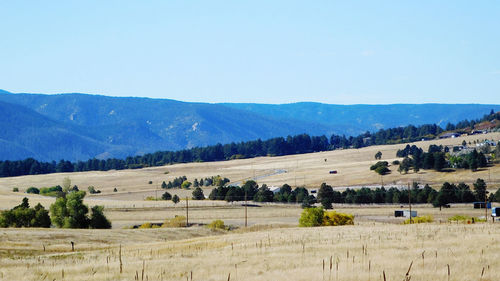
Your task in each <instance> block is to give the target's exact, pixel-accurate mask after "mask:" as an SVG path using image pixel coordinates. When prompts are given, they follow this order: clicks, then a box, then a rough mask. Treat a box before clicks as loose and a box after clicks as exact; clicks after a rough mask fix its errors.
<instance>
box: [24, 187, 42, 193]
mask: <svg viewBox="0 0 500 281" xmlns="http://www.w3.org/2000/svg"><path fill="white" fill-rule="evenodd" d="M26 193H31V194H40V189H38V188H36V187H33V186H32V187H30V188H28V189H26Z"/></svg>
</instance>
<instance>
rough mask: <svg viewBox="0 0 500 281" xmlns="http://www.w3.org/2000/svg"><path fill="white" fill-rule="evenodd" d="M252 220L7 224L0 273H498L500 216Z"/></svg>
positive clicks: (264, 276) (127, 276) (267, 276)
mask: <svg viewBox="0 0 500 281" xmlns="http://www.w3.org/2000/svg"><path fill="white" fill-rule="evenodd" d="M252 230H253V229H252V228H250V229H248V230H247V231H240V232H230V233H227V234H225V235H217V234H221V233H220V232H211V231H208V230H206V229H204V228H200V227H197V228H189V229H148V230H105V231H97V230H58V229H48V230H41V229H22V230H18V229H3V230H0V241H1V244H0V245H1V246H0V254H1V255H0V264H1V267H0V279H1V280H137V279H138V280H384V278H383V275H384V274H385V275H386V278H387V280H404V278H405V275H406V274H407V272H408V270H409V267H410V264H411V269H410V270H409V273H408V275H409V276H410V277H411V280H498V276H499V275H498V274H499V273H498V268H499V267H500V260H499V259H498V257H499V255H498V252H499V251H500V236H499V235H497V234H498V232H499V231H500V224H473V225H463V224H460V225H456V224H426V225H391V224H389V225H388V224H379V223H359V224H357V225H354V226H344V227H320V228H270V229H269V228H262V229H260V230H257V231H252ZM207 235H209V236H207ZM196 237H198V238H196ZM178 239H181V240H178ZM70 241H74V242H75V245H76V246H75V252H71V246H70V244H69V243H70ZM120 244H121V245H122V250H121V259H122V273H120V253H119V252H120V250H119V249H120V246H119V245H120ZM43 246H45V251H43ZM330 260H331V261H332V262H331V265H330ZM448 268H449V272H450V275H449V276H448ZM191 276H192V277H191ZM191 278H192V279H191Z"/></svg>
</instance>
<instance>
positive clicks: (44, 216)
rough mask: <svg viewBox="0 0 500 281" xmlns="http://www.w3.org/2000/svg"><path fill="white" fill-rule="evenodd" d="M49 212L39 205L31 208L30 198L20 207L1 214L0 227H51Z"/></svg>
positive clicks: (24, 200) (24, 199)
mask: <svg viewBox="0 0 500 281" xmlns="http://www.w3.org/2000/svg"><path fill="white" fill-rule="evenodd" d="M50 224H51V223H50V216H49V212H48V211H47V210H45V208H44V207H43V206H42V205H41V204H40V203H38V204H37V205H36V206H35V207H34V208H30V204H29V201H28V198H26V197H24V198H23V201H22V203H21V204H20V205H18V206H16V207H14V208H12V209H10V210H7V211H3V212H1V213H0V227H50Z"/></svg>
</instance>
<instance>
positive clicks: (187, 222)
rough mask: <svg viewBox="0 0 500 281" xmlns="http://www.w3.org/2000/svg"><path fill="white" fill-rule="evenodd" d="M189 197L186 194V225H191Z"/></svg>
mask: <svg viewBox="0 0 500 281" xmlns="http://www.w3.org/2000/svg"><path fill="white" fill-rule="evenodd" d="M188 201H189V200H188V197H187V196H186V227H188V226H189V203H188Z"/></svg>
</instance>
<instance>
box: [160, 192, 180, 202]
mask: <svg viewBox="0 0 500 281" xmlns="http://www.w3.org/2000/svg"><path fill="white" fill-rule="evenodd" d="M161 199H162V200H172V202H174V204H177V203H179V201H181V199H180V198H179V196H177V194H174V196H172V194H170V193H168V192H167V191H166V192H165V193H163V195H162V196H161Z"/></svg>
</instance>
